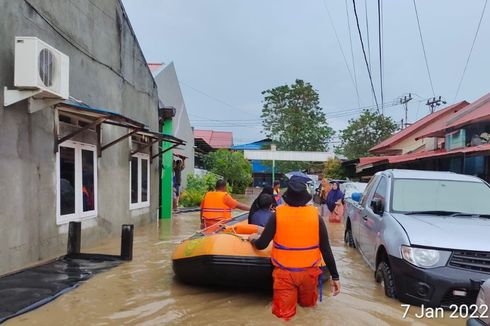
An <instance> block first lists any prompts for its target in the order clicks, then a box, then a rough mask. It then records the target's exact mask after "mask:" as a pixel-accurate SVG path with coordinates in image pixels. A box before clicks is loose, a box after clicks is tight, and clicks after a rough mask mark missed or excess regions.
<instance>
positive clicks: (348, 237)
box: [344, 227, 356, 248]
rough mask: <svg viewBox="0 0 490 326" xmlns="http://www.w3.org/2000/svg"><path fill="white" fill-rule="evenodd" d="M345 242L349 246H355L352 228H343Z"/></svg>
mask: <svg viewBox="0 0 490 326" xmlns="http://www.w3.org/2000/svg"><path fill="white" fill-rule="evenodd" d="M344 240H345V243H347V244H348V245H349V247H351V248H355V247H356V243H355V242H354V236H353V235H352V229H351V228H350V227H349V228H348V229H347V230H345V238H344Z"/></svg>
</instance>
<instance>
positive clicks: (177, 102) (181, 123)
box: [148, 62, 194, 187]
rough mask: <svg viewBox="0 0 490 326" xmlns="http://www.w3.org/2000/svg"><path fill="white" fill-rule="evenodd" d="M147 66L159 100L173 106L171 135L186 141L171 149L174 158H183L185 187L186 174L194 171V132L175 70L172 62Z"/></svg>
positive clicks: (184, 184)
mask: <svg viewBox="0 0 490 326" xmlns="http://www.w3.org/2000/svg"><path fill="white" fill-rule="evenodd" d="M148 66H149V67H150V70H151V71H152V73H153V76H154V78H155V82H156V84H157V87H158V97H159V99H160V102H162V103H163V104H164V105H165V106H171V107H174V108H175V111H176V112H175V117H174V118H173V124H172V127H173V133H172V135H174V136H175V137H177V138H179V139H182V140H184V141H185V142H186V144H185V145H183V146H180V147H179V148H178V149H174V150H173V153H174V157H175V159H182V158H185V169H184V170H183V171H182V186H183V187H185V186H186V183H187V175H188V174H192V173H193V171H194V133H193V130H192V127H191V123H190V121H189V116H188V115H187V109H186V106H185V101H184V97H183V96H182V91H181V89H180V84H179V79H178V77H177V72H176V70H175V66H174V63H173V62H171V63H170V64H168V65H165V64H163V63H150V64H148Z"/></svg>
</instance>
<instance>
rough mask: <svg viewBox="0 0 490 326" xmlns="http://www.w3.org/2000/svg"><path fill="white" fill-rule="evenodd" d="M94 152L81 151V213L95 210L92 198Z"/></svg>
mask: <svg viewBox="0 0 490 326" xmlns="http://www.w3.org/2000/svg"><path fill="white" fill-rule="evenodd" d="M94 154H95V153H94V152H93V151H88V150H86V149H83V150H82V192H83V211H84V212H87V211H93V210H94V209H95V198H94V190H95V187H94Z"/></svg>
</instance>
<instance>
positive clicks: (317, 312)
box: [5, 212, 465, 326]
mask: <svg viewBox="0 0 490 326" xmlns="http://www.w3.org/2000/svg"><path fill="white" fill-rule="evenodd" d="M198 220H199V213H196V212H194V213H185V214H179V215H176V216H175V217H174V218H173V219H172V220H164V221H163V222H161V224H160V226H158V225H156V224H152V225H147V226H144V227H140V228H136V229H135V239H134V258H133V261H132V262H129V263H124V264H122V265H121V266H118V267H116V268H113V269H111V270H109V271H107V272H104V273H101V274H99V275H97V276H95V277H93V278H92V279H90V280H89V281H88V282H86V283H84V284H82V285H81V286H80V287H79V288H77V289H75V290H73V291H70V292H69V293H67V294H65V295H63V296H61V297H59V298H58V299H56V300H55V301H53V302H51V303H49V304H47V305H45V306H43V307H41V308H39V309H37V310H35V311H32V312H29V313H27V314H24V315H22V316H19V317H17V318H15V319H12V320H10V321H7V322H6V323H5V325H8V326H13V325H163V324H170V325H175V324H183V325H207V324H213V325H228V324H232V323H233V324H235V325H284V324H286V323H285V322H283V321H281V320H279V319H277V318H276V317H274V316H273V315H272V314H271V297H270V294H269V293H256V292H247V293H244V292H240V291H224V290H216V289H210V288H200V287H191V286H187V285H183V284H180V283H178V282H177V281H176V280H175V279H174V275H173V271H172V262H171V260H170V256H171V254H172V251H173V248H174V247H175V246H176V245H177V244H178V243H179V242H180V241H181V240H183V239H185V238H186V237H188V236H189V235H191V234H192V233H193V232H194V231H195V230H196V228H197V227H198V225H199V222H198ZM328 228H329V234H330V237H331V244H332V248H333V251H334V255H335V258H336V260H337V265H338V269H339V272H340V275H341V282H342V293H341V294H340V295H339V296H337V297H330V296H328V295H329V294H328V284H327V285H325V291H324V293H326V295H327V297H324V300H323V302H322V303H319V305H318V306H317V307H315V308H310V309H303V308H298V313H297V315H296V317H295V318H294V319H293V320H291V321H289V322H288V323H287V324H288V325H309V326H311V325H465V321H464V320H462V319H449V314H448V313H446V317H445V318H444V319H441V318H437V319H417V318H415V314H416V313H419V312H420V308H417V307H412V308H411V309H410V313H409V316H408V317H407V318H405V319H402V316H403V314H404V308H403V307H401V303H400V302H398V301H396V300H392V299H389V298H386V297H385V295H384V292H383V289H382V287H381V286H380V285H378V284H376V283H375V282H374V280H373V273H372V272H371V270H370V269H369V268H368V267H367V265H366V264H365V263H364V261H363V260H362V258H361V256H360V255H359V253H358V252H357V251H356V250H355V249H351V248H348V247H346V246H345V245H344V243H343V226H342V225H339V224H329V225H328ZM119 246H120V239H119V238H114V239H110V240H107V241H105V242H104V243H102V244H101V245H100V246H98V247H96V248H83V251H85V252H88V251H90V252H97V253H108V254H111V253H117V252H118V250H119Z"/></svg>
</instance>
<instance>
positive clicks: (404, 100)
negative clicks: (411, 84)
mask: <svg viewBox="0 0 490 326" xmlns="http://www.w3.org/2000/svg"><path fill="white" fill-rule="evenodd" d="M411 100H413V97H412V93H408V96H406V95H405V96H403V97H402V98H400V104H404V105H405V125H403V124H402V129H404V128H405V127H406V125H408V102H410V101H411Z"/></svg>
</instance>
